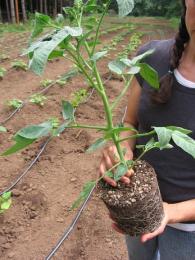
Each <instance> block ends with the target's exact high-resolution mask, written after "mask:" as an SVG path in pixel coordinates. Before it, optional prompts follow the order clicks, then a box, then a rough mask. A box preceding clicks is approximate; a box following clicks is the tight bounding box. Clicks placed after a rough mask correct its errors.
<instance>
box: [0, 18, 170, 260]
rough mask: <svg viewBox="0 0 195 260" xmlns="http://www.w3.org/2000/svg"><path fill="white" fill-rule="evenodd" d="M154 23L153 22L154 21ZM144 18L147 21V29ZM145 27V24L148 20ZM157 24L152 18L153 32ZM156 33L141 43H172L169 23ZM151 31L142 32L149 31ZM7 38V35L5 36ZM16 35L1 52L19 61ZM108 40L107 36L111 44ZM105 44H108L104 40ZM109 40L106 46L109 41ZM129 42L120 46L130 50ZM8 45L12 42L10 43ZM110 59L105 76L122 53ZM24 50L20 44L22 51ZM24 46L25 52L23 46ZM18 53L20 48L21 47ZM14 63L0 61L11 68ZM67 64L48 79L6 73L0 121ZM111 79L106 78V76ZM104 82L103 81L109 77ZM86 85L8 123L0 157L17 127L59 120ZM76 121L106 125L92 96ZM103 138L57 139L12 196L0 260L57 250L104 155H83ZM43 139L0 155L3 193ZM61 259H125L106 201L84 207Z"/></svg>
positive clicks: (115, 89) (61, 91) (71, 86)
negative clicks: (13, 103) (65, 103)
mask: <svg viewBox="0 0 195 260" xmlns="http://www.w3.org/2000/svg"><path fill="white" fill-rule="evenodd" d="M139 20H140V18H139ZM154 21H155V20H154ZM144 22H145V21H144V19H143V20H142V23H144ZM145 24H147V20H146V22H145ZM151 24H152V22H151V20H150V26H151ZM159 26H160V25H158V30H155V28H154V29H151V34H150V32H149V31H148V34H147V35H145V36H144V37H143V39H142V43H144V42H147V41H149V40H152V39H162V35H164V36H163V37H164V38H170V37H172V35H173V33H174V32H173V30H172V29H171V28H169V26H168V23H167V25H166V27H165V21H163V23H162V27H161V32H163V34H161V33H159V28H160V27H159ZM145 28H146V27H144V28H143V30H145ZM9 36H10V35H9V34H8V36H7V37H9ZM16 36H17V37H16V40H14V35H13V34H12V41H6V35H5V36H4V37H5V40H4V39H1V42H0V43H1V51H2V52H3V51H4V49H5V47H6V50H8V47H9V46H8V43H9V44H10V48H9V53H10V57H16V56H17V55H18V53H19V49H18V52H16V48H15V46H16V41H17V39H18V40H19V37H18V35H16ZM107 40H108V37H106V41H107ZM102 41H104V38H102ZM106 41H105V42H106ZM128 41H129V36H128V37H127V38H126V39H125V40H124V42H123V43H121V45H122V44H127V43H128ZM6 42H7V43H6ZM121 45H119V46H118V47H117V50H115V51H112V52H111V53H110V56H109V58H105V59H103V60H102V61H100V62H99V67H100V70H101V73H102V74H105V75H106V73H108V68H107V63H108V61H109V60H110V59H114V58H113V57H114V55H115V54H116V52H118V50H119V49H121ZM18 46H19V45H18ZM22 47H23V46H22ZM18 48H19V47H18ZM12 50H13V54H12ZM10 62H11V61H10V60H8V61H7V60H6V61H5V62H2V63H1V66H5V67H6V68H8V69H9V67H10ZM70 68H71V65H70V62H67V61H64V60H61V59H60V60H56V61H53V62H50V63H49V65H48V66H47V69H46V71H45V73H44V75H43V76H42V77H41V78H39V77H37V76H35V75H34V74H32V73H31V72H29V71H28V72H23V71H15V70H13V69H9V70H8V72H7V74H6V76H5V78H4V79H3V80H2V81H0V93H1V100H0V120H3V119H4V118H5V117H6V116H7V115H8V112H9V111H8V110H7V108H5V105H4V103H5V101H6V100H7V99H13V98H18V99H22V100H23V99H25V98H26V97H27V96H29V95H31V94H33V93H34V92H35V91H39V90H40V88H39V85H40V80H41V79H45V78H50V79H56V77H57V75H60V74H62V73H63V72H66V71H68V70H69V69H70ZM107 79H108V78H107ZM105 80H106V79H105ZM81 87H82V88H83V87H86V83H84V81H83V79H82V78H81V76H77V77H75V78H74V79H72V80H71V81H70V82H69V83H67V85H65V86H64V88H60V87H59V86H55V87H53V88H51V89H50V91H49V92H48V101H47V102H46V104H45V105H44V106H43V107H42V108H41V107H38V106H35V105H33V104H29V103H28V104H26V105H25V107H24V108H23V109H22V110H21V111H20V113H18V114H17V115H16V116H15V117H14V118H13V119H12V120H10V121H9V122H8V123H6V128H7V130H8V132H7V133H1V135H0V146H1V151H4V150H5V149H7V148H8V147H9V146H10V145H12V144H13V141H12V136H13V134H14V133H16V132H17V131H18V130H19V129H20V128H23V127H24V126H26V125H29V124H39V123H41V122H44V121H46V120H48V119H49V118H51V117H54V116H57V117H58V118H61V107H60V106H61V100H62V99H65V100H69V99H70V97H71V93H73V92H74V91H76V90H78V89H79V88H81ZM121 88H122V83H121V81H120V80H118V79H117V78H115V77H110V78H109V80H108V81H107V82H106V89H107V92H108V96H109V98H110V100H111V101H113V100H114V98H115V96H116V95H118V94H119V93H120V92H121ZM126 103H127V98H125V99H123V100H122V102H121V104H120V106H119V107H118V108H117V110H116V113H115V117H114V121H115V123H116V122H120V120H121V117H122V116H123V113H124V107H125V104H126ZM76 118H77V120H78V122H79V123H82V124H94V125H103V123H104V120H105V115H104V112H103V108H102V104H101V101H100V100H99V98H98V97H97V96H96V94H95V93H94V94H93V95H92V97H91V98H90V99H89V100H88V102H87V103H85V104H82V105H81V106H80V107H79V108H78V109H77V112H76ZM99 137H100V136H99V133H97V132H94V131H86V130H82V131H80V130H71V131H70V130H68V131H65V132H64V133H63V134H62V135H61V136H60V137H59V138H56V139H53V140H52V141H51V142H50V143H49V144H48V145H47V148H46V150H45V151H44V153H43V154H42V156H41V157H40V159H39V161H38V162H37V164H36V165H35V166H34V167H33V168H32V169H31V171H30V172H29V174H28V175H27V176H26V177H25V178H23V179H22V181H21V182H20V183H19V184H18V185H17V186H16V187H15V188H14V190H13V197H12V198H13V203H12V206H11V208H10V209H9V210H8V211H6V212H5V214H3V215H1V216H0V259H1V260H9V259H13V260H43V259H44V257H45V256H46V255H47V254H48V253H49V251H50V250H51V249H52V247H53V246H54V245H55V244H56V242H57V241H58V239H59V238H60V236H61V235H63V233H64V231H65V229H66V228H67V227H68V225H69V224H70V223H71V222H72V219H73V217H74V216H75V214H76V210H74V211H69V208H70V206H71V205H72V203H73V202H74V201H75V199H76V198H77V197H78V195H79V193H80V191H81V189H82V186H83V185H84V184H85V183H86V182H87V181H90V180H93V179H96V178H97V176H98V170H97V169H98V167H99V163H100V159H101V153H100V151H98V152H96V153H94V154H86V153H85V150H86V148H87V147H89V146H90V145H91V144H92V143H93V142H94V140H96V139H97V138H99ZM43 141H44V140H39V141H37V142H35V143H34V144H33V145H32V146H31V147H29V148H27V149H25V150H24V151H22V152H20V153H17V154H15V155H12V156H9V157H1V158H0V164H1V175H0V191H2V190H3V189H4V188H6V187H7V186H8V185H9V184H11V183H12V182H13V181H14V180H15V179H16V177H17V176H19V175H20V173H21V172H22V171H23V170H24V169H25V168H26V167H27V166H28V165H29V164H30V163H31V161H32V159H33V158H35V156H36V154H37V153H38V151H39V149H40V147H41V144H42V143H43ZM53 259H57V260H70V259H71V260H83V259H84V260H125V259H127V250H126V245H125V240H124V237H123V236H121V235H120V234H118V233H116V232H115V231H114V230H113V229H112V228H111V220H110V219H109V217H108V211H107V210H106V209H105V206H104V204H103V202H102V201H101V200H100V199H99V198H98V197H97V195H96V194H94V196H93V197H92V199H91V201H90V203H89V204H88V207H87V209H86V210H85V211H84V213H83V214H82V216H81V218H80V219H79V222H78V224H77V226H76V228H75V229H74V231H73V232H72V233H71V235H70V236H69V238H68V239H67V240H66V241H65V242H64V243H63V245H62V246H61V248H60V249H59V251H58V252H57V254H56V255H55V256H54V257H53Z"/></svg>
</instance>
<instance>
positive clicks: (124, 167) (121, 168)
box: [114, 163, 128, 181]
mask: <svg viewBox="0 0 195 260" xmlns="http://www.w3.org/2000/svg"><path fill="white" fill-rule="evenodd" d="M127 171H128V167H127V165H125V164H124V163H120V164H119V166H118V167H117V169H116V172H115V174H114V180H115V181H119V180H120V178H121V177H122V176H124V175H125V173H126V172H127Z"/></svg>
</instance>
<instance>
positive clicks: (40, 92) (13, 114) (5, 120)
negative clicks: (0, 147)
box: [0, 69, 76, 125]
mask: <svg viewBox="0 0 195 260" xmlns="http://www.w3.org/2000/svg"><path fill="white" fill-rule="evenodd" d="M71 72H73V69H71V70H69V71H68V72H67V74H69V73H71ZM64 75H65V74H62V75H61V76H60V78H59V79H63V78H64ZM75 75H76V72H75V74H74V73H73V74H72V75H70V76H69V77H68V78H67V79H70V78H72V77H74V76H75ZM56 82H57V80H55V81H54V82H52V83H51V84H50V85H49V86H47V87H46V88H44V89H43V90H41V91H39V92H37V93H35V94H44V93H46V92H47V91H48V90H49V89H50V88H51V87H52V86H54V85H55V84H56ZM29 98H30V97H29ZM29 98H27V99H26V100H24V101H23V102H22V104H21V106H20V107H19V108H16V109H15V110H14V111H13V112H11V113H10V115H9V116H8V117H7V118H5V119H4V120H2V121H1V122H0V125H4V124H6V123H7V122H8V121H9V120H11V119H12V118H13V117H14V116H15V115H16V114H17V113H19V112H20V111H21V110H22V108H24V106H25V105H26V104H27V103H28V102H29Z"/></svg>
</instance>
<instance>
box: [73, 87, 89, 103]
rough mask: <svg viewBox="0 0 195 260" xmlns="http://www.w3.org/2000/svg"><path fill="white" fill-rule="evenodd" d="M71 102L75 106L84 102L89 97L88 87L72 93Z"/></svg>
mask: <svg viewBox="0 0 195 260" xmlns="http://www.w3.org/2000/svg"><path fill="white" fill-rule="evenodd" d="M71 97H72V98H71V101H70V103H71V104H72V106H73V107H74V108H77V107H78V106H79V105H80V104H81V103H82V102H84V101H85V100H86V99H87V97H88V92H87V90H86V89H84V88H81V89H79V90H77V91H75V92H74V93H72V94H71Z"/></svg>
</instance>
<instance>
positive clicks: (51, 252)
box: [44, 106, 127, 260]
mask: <svg viewBox="0 0 195 260" xmlns="http://www.w3.org/2000/svg"><path fill="white" fill-rule="evenodd" d="M126 113H127V106H125V109H124V113H123V116H122V118H121V124H123V123H124V120H125V116H126ZM95 188H96V186H94V187H93V189H92V190H91V192H90V193H89V195H88V197H87V198H86V199H85V201H84V202H83V204H82V206H81V207H80V209H79V210H78V212H77V214H76V216H75V217H74V219H73V221H72V223H71V224H70V226H69V227H68V228H67V229H66V230H65V232H64V235H63V236H62V237H61V238H60V239H59V241H58V242H57V244H56V245H55V247H54V248H53V249H52V250H51V251H50V253H49V254H48V255H47V256H46V257H45V259H44V260H50V259H51V258H52V257H53V256H54V255H55V253H56V252H57V251H58V249H59V248H60V246H61V245H62V244H63V242H64V241H65V240H66V239H67V238H68V236H69V235H70V233H71V232H72V231H73V229H74V227H75V226H76V224H77V222H78V220H79V218H80V216H81V214H82V212H83V211H84V209H85V207H86V205H87V203H88V202H89V200H90V198H91V196H92V194H93V192H94V190H95Z"/></svg>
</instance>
